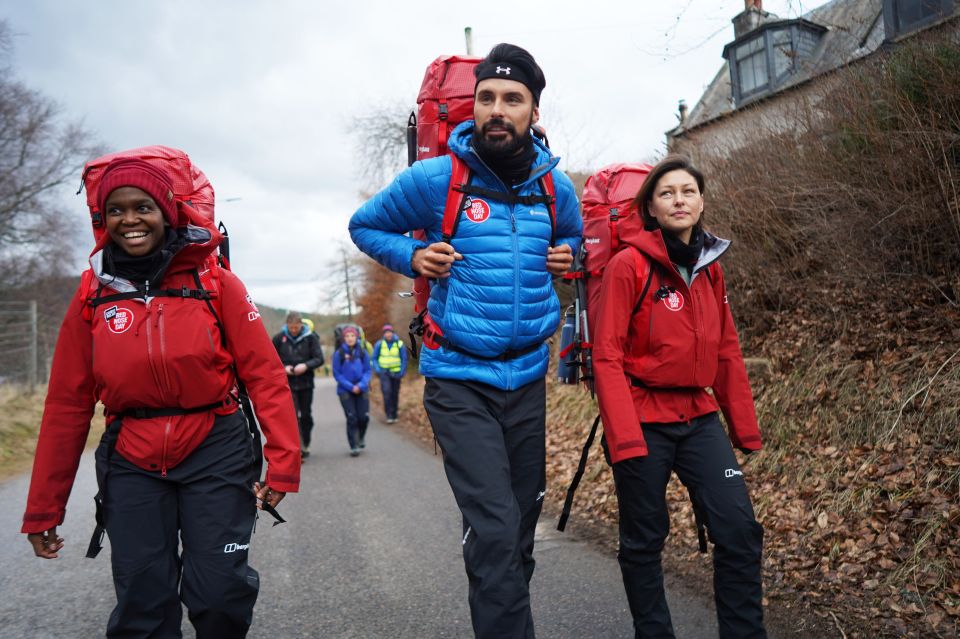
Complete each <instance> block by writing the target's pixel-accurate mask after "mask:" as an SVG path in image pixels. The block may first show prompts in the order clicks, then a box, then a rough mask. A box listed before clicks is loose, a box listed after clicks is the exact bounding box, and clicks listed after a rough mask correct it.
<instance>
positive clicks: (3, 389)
mask: <svg viewBox="0 0 960 639" xmlns="http://www.w3.org/2000/svg"><path fill="white" fill-rule="evenodd" d="M46 392H47V389H46V387H45V386H44V387H38V390H37V391H36V392H34V393H29V392H26V391H25V390H23V389H22V388H20V387H17V386H9V385H0V479H7V478H9V477H11V476H13V475H16V474H19V473H20V472H22V471H24V470H26V469H27V468H29V466H30V463H31V461H32V460H33V454H34V452H35V451H36V448H37V432H38V431H39V430H40V418H41V416H42V415H43V398H44V396H45V395H46Z"/></svg>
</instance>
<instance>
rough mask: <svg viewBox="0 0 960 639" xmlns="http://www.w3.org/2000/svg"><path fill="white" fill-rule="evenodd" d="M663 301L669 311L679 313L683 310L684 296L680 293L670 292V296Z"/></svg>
mask: <svg viewBox="0 0 960 639" xmlns="http://www.w3.org/2000/svg"><path fill="white" fill-rule="evenodd" d="M663 301H664V303H665V304H666V305H667V310H669V311H679V310H680V309H681V308H683V295H681V294H680V292H679V291H670V294H669V295H667V297H666V298H665V299H664V300H663Z"/></svg>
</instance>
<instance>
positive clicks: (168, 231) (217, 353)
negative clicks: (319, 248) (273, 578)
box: [23, 154, 300, 638]
mask: <svg viewBox="0 0 960 639" xmlns="http://www.w3.org/2000/svg"><path fill="white" fill-rule="evenodd" d="M181 155H182V154H181ZM183 157H185V156H183ZM90 187H91V183H90V182H89V181H88V188H90ZM95 188H96V190H95V193H93V192H92V193H91V195H95V196H96V207H95V210H96V212H97V214H98V217H95V226H96V220H102V223H103V225H104V226H105V233H103V235H102V236H101V237H100V240H99V241H98V242H97V246H96V248H95V249H94V252H93V254H92V255H91V257H90V266H91V268H90V269H88V270H87V271H86V272H85V273H84V275H83V277H82V278H81V284H80V287H79V289H78V291H77V293H76V295H75V296H74V299H73V302H72V304H71V306H70V308H69V310H68V311H67V315H66V317H65V319H64V321H63V325H62V326H61V329H60V335H59V338H58V340H57V347H56V351H55V354H54V360H53V368H52V371H51V376H50V385H49V391H48V394H47V400H46V405H45V408H44V414H43V422H42V425H41V428H40V437H39V441H38V443H37V453H36V458H35V461H34V468H33V477H32V480H31V484H30V493H29V497H28V499H27V510H26V513H25V515H24V518H23V521H24V523H23V532H25V533H27V535H28V538H29V541H30V543H31V544H32V546H33V550H34V552H35V553H36V555H37V556H38V557H44V558H48V559H53V558H56V557H57V556H58V553H59V551H60V550H61V549H62V548H63V539H61V538H60V537H59V536H58V535H57V526H58V525H60V524H62V523H63V520H64V516H65V512H66V503H67V498H68V497H69V494H70V490H71V488H72V485H73V481H74V478H75V476H76V473H77V467H78V464H79V460H80V455H81V453H82V452H83V446H84V442H85V441H86V439H87V434H88V431H89V428H90V419H91V417H92V415H93V410H94V406H95V404H96V403H97V401H101V402H103V405H104V407H105V416H106V425H107V428H106V430H105V432H104V434H103V437H102V439H101V442H100V446H99V448H98V449H97V452H96V466H97V481H98V485H99V487H100V493H99V494H98V496H97V502H98V506H97V524H98V525H97V531H96V532H95V533H94V539H92V540H91V543H90V548H89V550H88V556H91V557H92V556H96V554H97V552H99V550H100V543H101V538H102V533H103V532H104V531H105V532H106V534H107V535H108V536H109V538H110V546H111V561H112V564H113V578H114V585H115V588H116V593H117V605H116V607H115V608H114V610H113V613H112V614H111V615H110V621H109V624H108V626H107V636H108V637H112V636H124V637H133V636H136V637H147V636H150V637H155V636H164V637H168V636H169V637H174V636H176V637H179V636H180V624H181V615H182V612H181V600H182V601H183V604H185V605H186V607H187V609H188V611H189V615H190V621H191V622H192V623H193V625H194V627H195V628H196V631H197V637H201V638H203V637H243V636H245V635H246V633H247V630H248V628H249V626H250V623H251V620H252V617H253V605H254V602H255V601H256V598H257V593H258V590H259V577H258V575H257V573H256V571H254V570H253V569H252V568H250V567H249V566H248V564H247V552H248V548H249V545H250V537H251V534H252V529H253V523H254V519H255V513H256V508H257V505H258V500H259V503H260V505H261V506H263V507H264V508H267V509H268V510H272V507H273V506H276V505H277V504H278V503H279V502H280V500H281V499H283V497H284V495H285V493H287V492H295V491H296V490H297V489H298V487H299V481H300V454H299V453H300V449H299V436H298V434H297V422H296V416H295V415H294V413H293V408H292V406H291V404H290V390H289V387H288V386H287V381H286V375H285V374H284V371H283V366H282V365H281V364H280V361H279V359H278V357H277V353H276V350H275V349H274V348H273V345H272V344H271V342H270V338H269V336H268V335H267V332H266V330H265V329H264V327H263V324H262V322H261V320H260V314H259V313H258V312H257V309H256V306H254V305H253V302H252V301H251V299H250V296H249V295H248V294H247V292H246V289H245V288H244V286H243V284H242V283H241V282H240V280H239V279H238V278H237V277H236V276H235V275H233V274H232V273H231V272H230V271H228V270H226V269H225V268H222V267H220V266H219V265H218V263H217V261H216V259H215V257H214V256H215V251H216V249H217V246H218V245H219V244H220V243H221V242H222V241H223V236H222V235H221V234H220V233H219V232H217V230H216V229H215V228H214V227H213V224H212V222H211V221H208V220H205V219H203V216H201V215H200V214H199V213H198V212H197V211H196V210H195V209H193V208H192V207H191V206H189V205H188V204H187V203H185V202H182V201H180V200H179V199H177V198H176V197H175V196H174V186H173V180H172V178H171V176H170V174H169V173H168V172H167V171H166V170H164V168H162V167H161V166H158V165H157V164H153V163H149V162H147V161H145V160H143V159H139V158H136V157H121V158H118V159H114V160H113V161H111V162H109V164H107V165H106V168H105V169H104V170H103V173H102V175H101V177H100V181H99V185H97V186H96V187H95ZM211 204H212V193H211ZM93 210H94V207H92V211H93ZM241 382H242V383H243V384H244V385H245V386H246V389H247V390H248V392H249V395H250V398H251V400H252V401H253V404H254V405H255V406H256V412H257V417H258V418H259V421H260V424H261V425H262V426H263V430H264V433H265V435H266V445H265V446H264V452H265V456H266V458H267V461H268V462H269V469H268V472H267V476H266V479H265V481H264V482H263V484H262V485H261V484H260V482H259V479H260V478H259V476H258V473H259V464H258V463H257V460H258V455H257V450H256V449H255V446H259V441H254V439H253V438H252V437H251V432H250V429H249V427H248V424H247V419H246V417H245V415H244V412H243V411H242V410H240V409H239V404H238V401H239V393H238V383H241ZM273 512H275V511H273ZM180 541H182V544H183V552H182V554H181V552H180V549H179V543H180ZM178 590H179V591H178Z"/></svg>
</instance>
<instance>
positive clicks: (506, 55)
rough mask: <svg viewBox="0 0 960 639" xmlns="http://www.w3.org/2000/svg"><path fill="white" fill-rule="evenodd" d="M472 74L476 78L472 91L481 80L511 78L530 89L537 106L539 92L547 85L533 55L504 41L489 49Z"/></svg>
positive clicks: (538, 103)
mask: <svg viewBox="0 0 960 639" xmlns="http://www.w3.org/2000/svg"><path fill="white" fill-rule="evenodd" d="M473 75H474V76H475V77H476V78H477V81H476V83H475V84H474V85H473V86H474V89H473V90H474V93H476V90H477V89H476V86H477V84H479V83H480V81H481V80H487V79H490V78H500V79H503V80H513V81H515V82H519V83H520V84H523V85H524V86H526V87H527V88H528V89H530V93H532V94H533V103H534V104H535V105H537V106H539V105H540V93H541V92H543V88H544V87H545V86H546V85H547V80H546V78H544V77H543V70H542V69H541V68H540V66H539V65H538V64H537V61H536V60H534V59H533V56H532V55H530V53H529V52H528V51H527V50H526V49H522V48H520V47H518V46H517V45H515V44H507V43H505V42H504V43H501V44H498V45H497V46H495V47H493V48H492V49H490V53H488V54H487V57H485V58H484V59H483V60H481V61H480V64H478V65H477V66H475V67H474V68H473Z"/></svg>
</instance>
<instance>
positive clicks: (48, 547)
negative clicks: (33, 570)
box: [27, 526, 63, 559]
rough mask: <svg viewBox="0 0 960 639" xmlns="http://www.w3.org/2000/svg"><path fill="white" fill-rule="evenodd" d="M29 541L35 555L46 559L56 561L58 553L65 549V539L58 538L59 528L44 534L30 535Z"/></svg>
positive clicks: (28, 536)
mask: <svg viewBox="0 0 960 639" xmlns="http://www.w3.org/2000/svg"><path fill="white" fill-rule="evenodd" d="M27 541H29V542H30V544H31V545H32V546H33V554H35V555H36V556H37V557H43V558H44V559H56V558H57V557H59V555H58V554H57V551H58V550H60V549H61V548H63V537H57V527H56V526H54V527H53V528H51V529H50V530H48V531H46V532H42V533H30V534H29V535H27Z"/></svg>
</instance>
